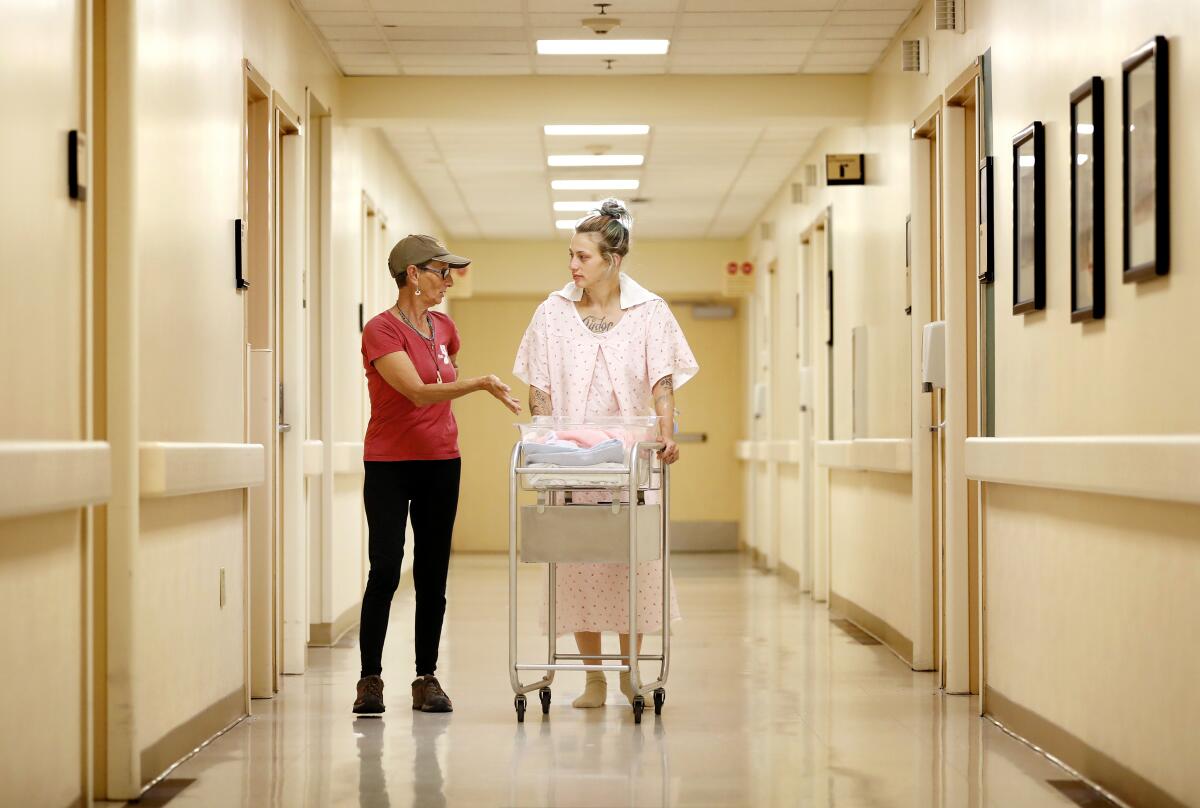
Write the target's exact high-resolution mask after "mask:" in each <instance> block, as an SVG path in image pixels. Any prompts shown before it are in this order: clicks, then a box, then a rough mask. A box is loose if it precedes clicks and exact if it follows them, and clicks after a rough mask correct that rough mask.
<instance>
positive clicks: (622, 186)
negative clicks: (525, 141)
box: [550, 180, 641, 191]
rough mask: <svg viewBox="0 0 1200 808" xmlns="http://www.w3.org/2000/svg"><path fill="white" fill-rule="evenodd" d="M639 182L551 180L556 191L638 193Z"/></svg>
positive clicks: (551, 185)
mask: <svg viewBox="0 0 1200 808" xmlns="http://www.w3.org/2000/svg"><path fill="white" fill-rule="evenodd" d="M640 184H641V183H640V182H638V181H637V180H551V182H550V187H551V188H553V189H554V190H556V191H636V190H637V188H638V186H639V185H640Z"/></svg>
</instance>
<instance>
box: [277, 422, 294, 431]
mask: <svg viewBox="0 0 1200 808" xmlns="http://www.w3.org/2000/svg"><path fill="white" fill-rule="evenodd" d="M275 431H276V432H291V431H292V425H291V424H276V425H275Z"/></svg>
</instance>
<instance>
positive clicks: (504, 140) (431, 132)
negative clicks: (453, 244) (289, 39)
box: [383, 122, 820, 239]
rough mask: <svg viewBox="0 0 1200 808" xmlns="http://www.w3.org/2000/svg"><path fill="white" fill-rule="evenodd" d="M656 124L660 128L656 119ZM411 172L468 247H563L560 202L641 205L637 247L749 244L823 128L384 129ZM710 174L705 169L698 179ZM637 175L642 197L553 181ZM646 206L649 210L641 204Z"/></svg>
mask: <svg viewBox="0 0 1200 808" xmlns="http://www.w3.org/2000/svg"><path fill="white" fill-rule="evenodd" d="M651 123H652V122H651ZM383 131H384V134H385V136H386V137H387V138H388V140H389V142H390V143H391V145H392V147H393V148H394V149H395V151H396V154H397V155H399V157H400V159H401V160H402V161H403V163H404V166H405V169H406V170H407V171H408V173H409V175H410V176H411V177H412V178H413V180H414V182H415V183H416V184H417V185H418V187H421V188H438V189H441V191H439V192H438V193H436V194H428V195H427V199H428V201H429V204H430V205H431V206H432V207H433V208H434V210H435V212H436V213H437V215H438V218H439V219H441V221H442V224H444V225H445V227H446V230H447V232H448V233H449V234H451V235H453V236H456V237H458V238H488V239H492V238H500V239H504V238H509V239H512V238H526V239H545V238H558V237H560V234H559V233H558V232H557V231H556V230H555V228H554V221H555V220H556V219H575V218H578V217H580V216H582V215H583V214H581V213H555V212H554V210H553V206H552V203H553V201H554V200H596V199H602V198H603V197H605V196H610V195H612V196H618V197H620V198H622V199H625V200H627V201H629V200H632V204H631V209H632V212H633V216H634V220H635V227H634V237H635V238H655V239H670V238H739V237H741V236H742V235H743V234H744V233H745V232H746V230H747V229H748V228H749V227H750V225H751V224H752V223H753V222H754V219H755V217H756V216H758V214H759V213H761V212H762V209H763V207H764V206H765V205H766V203H767V201H768V200H769V199H770V198H771V197H772V196H773V195H774V193H775V192H776V191H777V190H778V189H779V186H780V184H781V183H782V182H783V180H784V178H786V177H787V176H789V175H790V174H791V173H792V172H793V171H794V169H795V168H796V165H797V163H798V161H799V159H800V156H801V155H802V154H804V152H805V151H806V150H807V149H808V147H809V146H810V145H811V144H812V142H813V140H814V139H815V138H816V136H817V133H818V132H819V131H820V129H819V127H815V126H804V125H796V126H789V125H778V124H768V125H763V124H755V123H737V124H725V123H721V124H712V123H703V124H695V125H682V124H664V125H652V126H651V129H650V134H649V135H643V136H623V137H618V138H597V137H575V136H571V137H547V136H545V135H544V134H543V133H542V127H541V125H538V124H530V125H506V124H503V123H495V124H491V123H489V124H486V125H482V124H481V125H470V124H462V123H458V124H444V125H439V124H433V125H421V124H416V123H411V124H410V123H406V124H404V125H398V126H389V127H386V128H384V130H383ZM598 142H599V143H605V144H612V149H611V151H612V152H613V153H634V154H645V155H646V163H645V165H644V166H642V167H640V168H610V169H597V168H577V169H563V168H554V169H549V168H547V166H546V156H547V155H548V154H551V153H556V154H558V153H569V154H583V153H586V151H587V148H586V147H588V146H590V145H593V144H596V143H598ZM698 167H702V169H701V170H698ZM599 176H603V177H617V176H620V177H629V178H633V179H640V180H641V187H640V188H639V189H638V190H636V191H554V190H551V188H550V180H551V179H576V178H578V179H584V178H591V177H599ZM638 199H646V200H648V201H647V202H644V203H638V202H637V201H636V200H638Z"/></svg>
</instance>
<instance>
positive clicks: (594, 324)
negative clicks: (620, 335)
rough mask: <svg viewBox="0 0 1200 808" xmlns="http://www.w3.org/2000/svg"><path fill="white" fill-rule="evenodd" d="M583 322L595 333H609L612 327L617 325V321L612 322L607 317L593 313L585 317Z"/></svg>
mask: <svg viewBox="0 0 1200 808" xmlns="http://www.w3.org/2000/svg"><path fill="white" fill-rule="evenodd" d="M583 324H584V325H586V326H587V327H588V330H589V331H591V332H592V333H593V334H607V333H608V332H609V331H611V330H612V327H613V326H614V325H616V323H610V322H609V321H608V318H607V317H604V316H600V317H595V316H592V315H588V316H587V317H584V318H583Z"/></svg>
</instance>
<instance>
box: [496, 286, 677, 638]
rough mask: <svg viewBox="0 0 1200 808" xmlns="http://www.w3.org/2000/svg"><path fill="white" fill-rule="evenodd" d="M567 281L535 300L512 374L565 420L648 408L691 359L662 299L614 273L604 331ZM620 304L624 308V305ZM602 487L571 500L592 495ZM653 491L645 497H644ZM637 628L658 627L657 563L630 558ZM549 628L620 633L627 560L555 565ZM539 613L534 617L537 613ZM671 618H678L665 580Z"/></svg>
mask: <svg viewBox="0 0 1200 808" xmlns="http://www.w3.org/2000/svg"><path fill="white" fill-rule="evenodd" d="M578 294H579V293H578V291H576V290H574V284H568V285H567V287H566V288H565V289H563V290H562V291H560V292H555V293H553V294H551V295H550V296H549V297H548V298H547V299H546V300H545V302H543V303H542V304H541V305H540V306H538V309H537V311H536V312H535V313H534V315H533V320H532V322H530V324H529V328H528V329H527V330H526V332H525V337H524V339H523V340H522V341H521V347H520V349H518V351H517V360H516V365H515V367H514V368H513V372H514V373H515V374H516V376H517V377H518V378H520V379H521V380H523V381H525V382H526V383H527V384H530V385H532V386H533V387H537V388H539V389H541V390H545V391H546V392H547V393H549V394H550V400H551V406H552V408H553V414H554V415H561V416H567V417H569V418H572V419H586V418H595V417H603V416H626V417H628V416H636V415H646V414H652V413H653V410H652V408H651V405H650V396H651V390H652V388H653V386H654V384H655V383H657V382H658V381H659V380H660V379H662V378H663V377H664V376H673V377H674V379H673V381H674V385H675V387H676V388H679V387H681V386H682V385H683V384H684V383H685V382H686V381H687V380H688V379H690V378H691V377H692V376H694V375H695V374H696V371H697V370H699V366H698V365H697V364H696V359H695V357H694V356H693V355H692V351H691V349H690V348H689V347H688V344H687V340H686V339H685V338H684V336H683V331H682V330H681V329H680V327H679V324H678V323H677V322H676V320H675V317H674V316H673V315H672V314H671V310H670V309H669V308H668V307H667V304H666V302H665V301H663V300H662V298H660V297H658V296H657V295H654V294H652V293H650V292H647V291H646V290H645V289H643V288H642V287H640V286H638V285H637V284H636V283H634V282H633V281H632V280H631V279H630V278H629V277H628V276H626V275H624V274H622V275H621V307H622V309H624V310H625V311H624V314H623V316H622V317H621V320H620V321H619V322H618V323H617V325H616V326H614V327H613V328H612V330H611V331H609V332H608V333H606V334H594V333H592V332H591V331H590V330H588V328H587V327H586V326H585V325H584V324H583V320H582V319H581V318H580V316H579V312H578V311H577V309H576V308H575V304H574V302H572V299H571V297H576V298H577V297H578ZM627 304H628V305H627ZM602 496H603V497H604V499H607V498H608V494H607V493H606V492H598V493H596V494H590V495H584V494H580V495H577V496H576V497H575V501H576V502H579V501H589V500H588V499H585V498H584V497H590V501H598V500H599V499H600V498H601V497H602ZM652 496H653V494H648V496H647V501H655V500H653V499H652ZM637 581H638V592H637V595H638V597H637V603H638V616H637V617H638V620H637V622H638V631H639V632H643V633H655V632H659V631H661V629H662V561H650V562H646V563H644V564H639V565H638V575H637ZM556 582H557V586H556V589H557V599H556V604H555V608H556V612H555V614H556V621H555V622H556V623H557V626H556V629H557V633H558V634H566V633H570V632H576V631H615V632H619V633H622V634H624V633H628V631H629V566H628V565H627V564H559V565H558V571H557V576H556ZM543 619H544V618H543ZM671 619H672V620H678V619H679V605H678V603H677V602H676V598H675V587H674V586H673V585H672V587H671Z"/></svg>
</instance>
